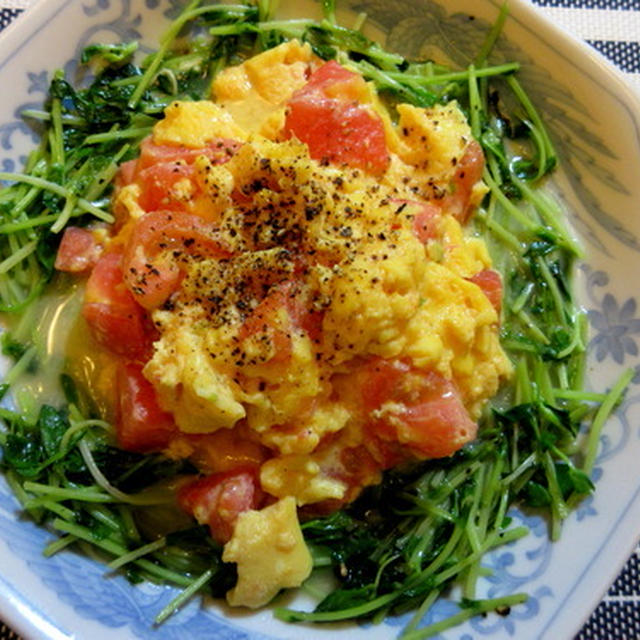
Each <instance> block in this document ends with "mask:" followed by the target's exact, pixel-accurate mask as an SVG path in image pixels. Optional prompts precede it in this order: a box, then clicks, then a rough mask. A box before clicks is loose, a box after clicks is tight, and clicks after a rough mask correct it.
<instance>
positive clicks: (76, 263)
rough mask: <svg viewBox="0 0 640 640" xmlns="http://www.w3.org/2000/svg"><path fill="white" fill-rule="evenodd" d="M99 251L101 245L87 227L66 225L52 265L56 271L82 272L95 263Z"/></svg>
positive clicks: (100, 251) (100, 250)
mask: <svg viewBox="0 0 640 640" xmlns="http://www.w3.org/2000/svg"><path fill="white" fill-rule="evenodd" d="M101 253H102V245H100V243H98V242H97V240H96V238H95V236H94V234H93V233H92V232H91V231H90V230H89V229H82V228H80V227H67V228H66V229H65V230H64V233H63V235H62V240H61V241H60V246H59V247H58V253H57V255H56V261H55V264H54V266H55V268H56V269H58V271H67V272H69V273H84V272H85V271H88V270H89V269H91V268H92V267H93V266H94V265H95V264H96V262H97V261H98V258H99V257H100V254H101Z"/></svg>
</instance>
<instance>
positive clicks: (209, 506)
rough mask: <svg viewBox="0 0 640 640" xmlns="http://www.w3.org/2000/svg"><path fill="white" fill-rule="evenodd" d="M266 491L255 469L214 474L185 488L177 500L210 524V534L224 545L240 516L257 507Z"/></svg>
mask: <svg viewBox="0 0 640 640" xmlns="http://www.w3.org/2000/svg"><path fill="white" fill-rule="evenodd" d="M262 500H263V493H262V491H261V490H260V489H259V487H258V479H257V477H256V474H255V472H254V471H253V470H252V469H249V470H247V469H244V470H243V469H236V470H233V471H228V472H224V473H214V474H212V475H210V476H206V477H205V478H201V479H199V480H195V481H194V482H192V483H190V484H187V485H185V486H184V487H182V488H181V489H180V491H179V493H178V503H179V504H180V506H181V507H182V508H183V509H184V510H185V511H186V512H187V513H191V514H193V516H194V517H195V518H196V520H197V521H198V522H199V523H200V524H208V525H209V529H210V530H211V537H212V538H213V539H214V540H216V541H217V542H218V543H220V544H225V543H226V542H228V541H229V539H230V538H231V535H232V534H233V528H234V526H235V523H236V520H237V519H238V516H239V515H240V514H241V513H242V512H244V511H248V510H249V509H256V508H258V507H259V506H260V505H261V503H262Z"/></svg>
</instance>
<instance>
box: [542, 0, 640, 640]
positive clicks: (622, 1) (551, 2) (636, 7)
mask: <svg viewBox="0 0 640 640" xmlns="http://www.w3.org/2000/svg"><path fill="white" fill-rule="evenodd" d="M533 3H534V4H537V5H538V6H539V7H564V8H566V9H621V10H623V11H640V0H533ZM639 35H640V34H639ZM632 640H635V639H632Z"/></svg>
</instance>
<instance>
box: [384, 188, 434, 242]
mask: <svg viewBox="0 0 640 640" xmlns="http://www.w3.org/2000/svg"><path fill="white" fill-rule="evenodd" d="M392 203H393V205H394V207H397V210H396V212H397V213H400V212H401V213H402V215H404V216H413V233H414V234H415V236H416V237H417V238H418V240H420V242H423V243H426V242H427V241H428V240H431V239H433V238H435V237H437V235H438V220H439V219H440V218H441V216H442V209H441V208H440V207H439V206H438V205H437V204H433V203H431V202H420V201H418V200H401V199H394V200H392ZM398 226H399V225H398ZM394 228H396V227H394Z"/></svg>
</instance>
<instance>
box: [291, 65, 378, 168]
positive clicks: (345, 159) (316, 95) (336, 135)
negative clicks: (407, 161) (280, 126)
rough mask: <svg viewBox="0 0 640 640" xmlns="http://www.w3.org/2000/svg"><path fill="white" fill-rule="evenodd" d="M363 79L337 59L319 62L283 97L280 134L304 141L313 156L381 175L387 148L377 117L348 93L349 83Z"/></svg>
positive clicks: (349, 91) (361, 81)
mask: <svg viewBox="0 0 640 640" xmlns="http://www.w3.org/2000/svg"><path fill="white" fill-rule="evenodd" d="M363 82H364V81H363V80H362V79H361V78H359V77H358V75H357V74H355V73H352V72H351V71H348V70H347V69H344V68H343V67H341V66H340V65H339V64H338V63H337V62H334V61H331V62H327V63H326V64H324V65H323V66H322V67H320V68H319V69H318V70H317V71H315V72H314V73H312V74H311V77H310V78H309V82H308V83H307V84H306V85H305V86H304V87H302V89H300V90H299V91H297V92H296V93H294V95H293V96H292V98H291V100H290V101H289V104H288V110H287V116H286V120H285V126H284V134H285V136H286V137H287V138H290V137H292V136H295V137H296V138H297V139H298V140H300V141H301V142H304V143H305V144H306V145H307V146H308V147H309V153H310V155H311V157H312V158H314V159H316V160H320V161H326V162H331V163H334V164H346V165H348V166H350V167H357V168H360V169H364V170H366V171H369V172H371V173H374V174H380V173H383V172H384V171H385V170H386V168H387V166H388V164H389V152H388V150H387V145H386V141H385V135H384V126H383V124H382V120H381V118H380V117H379V116H378V115H377V114H376V113H375V112H374V111H373V110H372V109H371V108H368V107H367V106H363V105H362V104H359V103H358V102H357V101H356V100H353V99H352V96H350V94H351V93H352V92H353V91H351V90H349V89H353V88H352V87H349V84H350V83H363ZM339 85H344V87H342V89H344V91H343V95H341V92H340V90H339V89H340V87H339ZM331 88H334V89H335V91H331ZM356 89H357V88H356Z"/></svg>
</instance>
